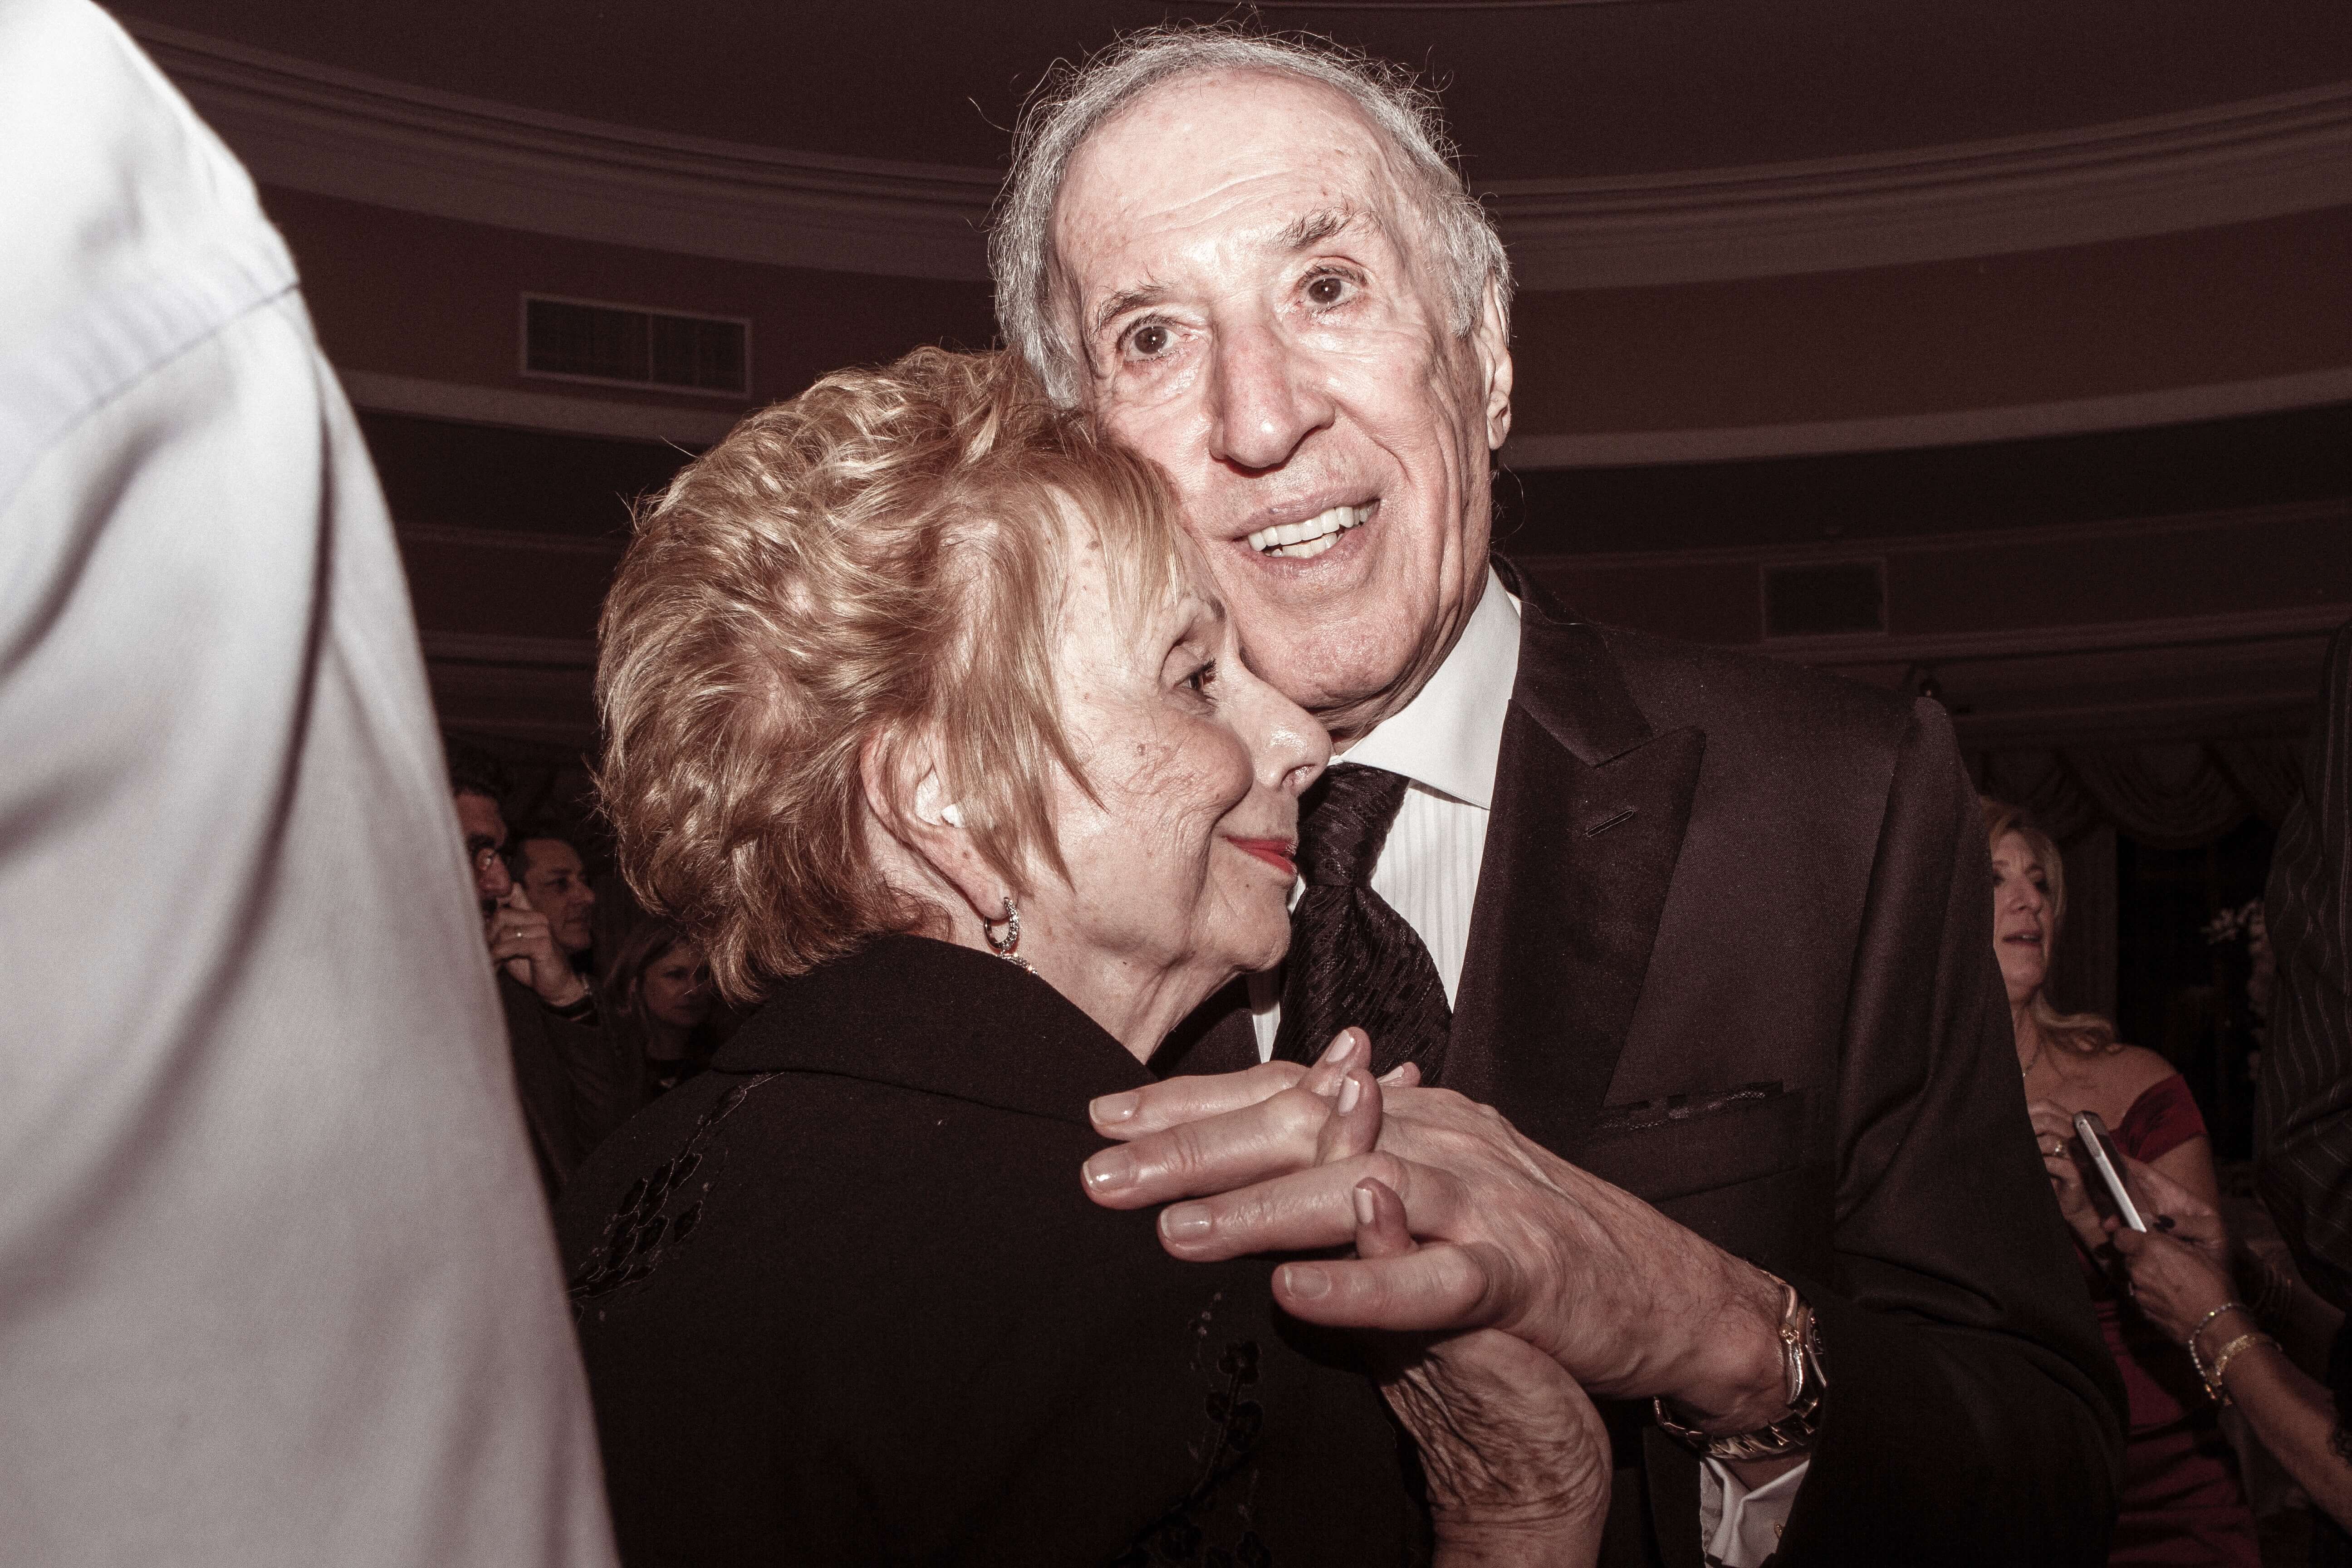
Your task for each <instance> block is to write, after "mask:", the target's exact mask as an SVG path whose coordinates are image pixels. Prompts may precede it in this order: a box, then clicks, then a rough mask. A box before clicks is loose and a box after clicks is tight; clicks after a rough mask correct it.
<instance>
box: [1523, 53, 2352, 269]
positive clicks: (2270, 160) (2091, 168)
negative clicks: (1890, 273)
mask: <svg viewBox="0 0 2352 1568" xmlns="http://www.w3.org/2000/svg"><path fill="white" fill-rule="evenodd" d="M1490 192H1491V194H1490V195H1489V196H1488V200H1489V202H1490V205H1492V207H1493V210H1494V212H1495V214H1496V219H1497V221H1498V222H1500V223H1501V225H1502V227H1503V233H1504V237H1506V238H1507V240H1508V241H1509V243H1510V247H1511V258H1512V264H1513V266H1514V267H1515V268H1517V272H1518V274H1519V282H1520V286H1521V287H1522V288H1526V289H1610V288H1642V287H1649V286H1652V285H1656V284H1662V283H1695V282H1705V281H1713V280H1717V279H1734V278H1771V277H1780V276H1784V275H1787V274H1790V273H1805V272H1835V271H1845V270H1849V269H1852V268H1864V267H1899V266H1906V265H1910V264H1913V263H1917V262H1926V261H1948V260H1956V259H1958V258H1965V257H1975V256H2006V255H2011V254H2014V253H2016V252H2019V251H2030V250H2047V249H2051V248H2053V247H2058V246H2067V245H2095V244H2100V243H2103V242H2106V241H2111V240H2118V239H2135V238H2139V237H2144V236H2148V235H2158V234H2177V233H2179V232H2181V231H2183V230H2186V229H2198V228H2212V227H2216V226H2220V225H2223V224H2232V223H2251V222H2254V221H2256V220H2258V219H2262V218H2269V217H2280V216H2285V215H2286V214H2289V213H2298V212H2312V211H2316V210H2319V209H2321V208H2325V207H2335V206H2343V205H2352V82H2346V83H2337V84H2334V85H2330V86H2327V87H2323V88H2315V89H2306V90H2305V91H2301V92H2291V93H2280V94H2276V95H2273V96H2271V97H2266V98H2259V99H2253V100H2247V101H2244V102H2241V103H2228V104H2221V105H2218V106H2216V107H2213V108H2210V109H2200V110H2191V111H2189V112H2185V113H2179V114H2167V115H2160V116H2154V117H2150V118H2147V119H2143V120H2132V121H2120V122H2117V123H2114V124H2108V125H2095V126H2089V127H2085V128H2083V129H2080V130H2074V131H2065V132H2054V133H2051V134H2044V135H2035V136H2019V137H2009V138H2004V139H2002V140H2000V141H1989V142H1963V143H1955V144H1952V145H1948V146H1943V147H1925V148H1918V149H1916V150H1909V151H1905V152H1900V153H1880V154H1875V155H1872V156H1868V157H1855V158H1833V159H1820V160H1814V161H1810V162H1806V163H1779V164H1758V165H1755V166H1753V167H1748V168H1735V169H1718V170H1704V171H1697V172H1694V173H1690V174H1665V175H1644V176H1642V177H1639V178H1633V179H1609V180H1576V181H1496V182H1495V183H1494V184H1492V186H1491V187H1490Z"/></svg>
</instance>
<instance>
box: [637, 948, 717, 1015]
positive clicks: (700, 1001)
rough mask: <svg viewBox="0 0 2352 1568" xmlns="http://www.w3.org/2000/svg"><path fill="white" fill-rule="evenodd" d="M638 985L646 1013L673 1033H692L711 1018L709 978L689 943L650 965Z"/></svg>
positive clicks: (670, 951)
mask: <svg viewBox="0 0 2352 1568" xmlns="http://www.w3.org/2000/svg"><path fill="white" fill-rule="evenodd" d="M637 984H638V986H639V988H640V991H641V994H643V995H644V997H645V1001H646V1012H647V1013H648V1014H650V1015H651V1016H654V1017H656V1018H658V1019H660V1020H661V1021H662V1022H663V1023H665V1024H667V1025H668V1026H670V1027H672V1028H674V1029H691V1028H693V1027H694V1026H697V1025H698V1024H699V1023H701V1022H702V1021H703V1020H704V1019H705V1018H708V1017H709V1016H710V986H709V973H708V972H707V971H705V970H704V969H703V967H702V954H701V953H699V952H696V951H695V949H694V946H693V944H692V943H690V942H679V943H678V944H677V946H676V947H673V948H671V949H670V950H669V951H668V952H665V953H663V954H662V955H661V956H660V957H659V958H656V959H655V960H654V961H653V962H652V963H649V964H647V965H646V973H645V978H644V979H642V980H640V981H639V982H638V983H637Z"/></svg>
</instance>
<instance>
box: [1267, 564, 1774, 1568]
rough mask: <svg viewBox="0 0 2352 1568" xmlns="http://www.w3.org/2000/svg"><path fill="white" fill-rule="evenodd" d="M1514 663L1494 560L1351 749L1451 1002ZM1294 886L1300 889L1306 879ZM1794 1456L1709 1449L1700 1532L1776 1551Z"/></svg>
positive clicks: (1377, 865) (1384, 872) (1397, 890)
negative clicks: (1380, 809) (1378, 791)
mask: <svg viewBox="0 0 2352 1568" xmlns="http://www.w3.org/2000/svg"><path fill="white" fill-rule="evenodd" d="M1518 669H1519V602H1518V600H1517V599H1516V598H1513V597H1512V596H1511V595H1510V593H1509V591H1508V590H1507V589H1506V588H1505V587H1504V586H1503V582H1502V579H1501V578H1500V577H1498V576H1496V574H1494V573H1493V572H1492V571H1491V570H1490V571H1489V572H1488V573H1487V574H1486V592H1485V593H1483V594H1481V595H1479V596H1478V605H1477V607H1476V608H1475V610H1473V611H1472V612H1471V613H1470V622H1469V624H1468V625H1467V626H1464V627H1463V628H1462V636H1461V638H1460V640H1459V641H1457V642H1455V643H1454V651H1453V652H1451V653H1449V654H1447V655H1446V656H1445V662H1444V664H1441V665H1439V666H1438V667H1437V673H1436V674H1435V675H1433V676H1431V677H1430V678H1429V683H1428V684H1427V685H1426V686H1423V688H1422V689H1420V690H1419V691H1418V692H1416V693H1414V694H1413V698H1412V701H1410V702H1408V703H1406V704H1405V705H1404V707H1403V708H1402V709H1401V710H1398V711H1397V712H1396V713H1395V714H1394V715H1392V716H1391V717H1390V718H1389V719H1387V720H1386V721H1383V722H1381V725H1380V726H1379V727H1378V728H1377V729H1375V730H1373V731H1372V732H1371V733H1370V734H1369V735H1366V736H1365V737H1364V738H1363V739H1362V740H1360V741H1358V742H1356V743H1355V744H1354V745H1353V746H1350V747H1349V749H1348V752H1347V755H1346V757H1345V758H1344V759H1335V761H1345V762H1349V763H1361V764H1363V765H1364V766H1366V767H1375V768H1385V769H1387V770H1388V771H1389V772H1390V773H1402V774H1403V775H1404V777H1405V778H1407V779H1408V780H1410V781H1411V783H1410V784H1409V785H1408V786H1407V788H1406V790H1405V795H1404V802H1403V804H1402V805H1400V806H1399V807H1398V808H1397V816H1396V823H1395V825H1394V826H1391V828H1390V829H1389V837H1388V840H1387V842H1386V843H1384V844H1382V845H1381V855H1380V858H1379V860H1377V861H1376V862H1374V864H1373V867H1372V891H1374V892H1375V893H1378V894H1379V895H1380V896H1381V898H1383V899H1385V900H1388V904H1389V907H1390V908H1391V909H1393V910H1396V912H1397V913H1399V914H1400V915H1402V916H1403V917H1404V920H1405V923H1406V924H1407V925H1410V926H1411V927H1412V929H1413V931H1414V932H1415V934H1417V935H1418V936H1419V937H1420V938H1421V940H1422V942H1423V945H1425V946H1426V947H1427V948H1428V949H1429V956H1430V959H1431V960H1432V962H1433V963H1435V964H1436V965H1437V975H1438V978H1439V979H1440V980H1442V981H1444V983H1445V1000H1446V1002H1447V1004H1448V1005H1453V1004H1454V1000H1455V994H1456V992H1457V991H1459V989H1460V988H1461V984H1462V965H1463V963H1464V962H1465V959H1466V958H1467V957H1468V955H1469V951H1470V911H1471V908H1472V906H1473V905H1474V904H1475V902H1476V900H1477V896H1478V869H1479V867H1480V866H1481V864H1482V863H1483V862H1484V861H1485V859H1486V821H1487V818H1488V817H1489V816H1492V815H1493V814H1494V807H1495V773H1496V769H1497V768H1498V767H1499V766H1500V765H1501V763H1502V755H1503V722H1504V721H1505V719H1506V718H1507V717H1508V716H1509V713H1510V706H1511V688H1512V685H1513V684H1514V682H1516V680H1517V678H1518ZM1303 886H1304V884H1303V883H1301V884H1297V886H1294V887H1293V889H1292V890H1291V898H1292V902H1293V903H1294V904H1295V903H1296V902H1297V894H1298V890H1299V888H1301V887H1303ZM1249 990H1250V1011H1251V1019H1250V1021H1251V1023H1252V1025H1253V1026H1255V1029H1256V1031H1257V1054H1258V1059H1259V1060H1261V1061H1266V1060H1271V1059H1272V1058H1273V1056H1274V1039H1275V1035H1276V1031H1277V1030H1278V1029H1280V1027H1281V1026H1282V985H1281V976H1280V972H1279V971H1276V972H1273V973H1265V974H1257V975H1252V976H1251V977H1250V988H1249ZM1805 1469H1806V1467H1805V1466H1802V1465H1801V1466H1799V1467H1797V1468H1795V1469H1794V1470H1791V1471H1790V1472H1789V1473H1788V1474H1787V1475H1784V1476H1781V1477H1780V1478H1778V1479H1774V1480H1773V1481H1772V1482H1770V1483H1769V1484H1768V1485H1766V1486H1762V1487H1759V1488H1758V1489H1756V1490H1755V1491H1753V1492H1750V1491H1749V1490H1748V1489H1747V1488H1746V1487H1745V1486H1743V1485H1741V1484H1740V1481H1739V1478H1738V1477H1737V1476H1735V1475H1733V1474H1732V1473H1731V1472H1730V1471H1729V1470H1727V1469H1726V1468H1724V1467H1723V1466H1721V1465H1719V1464H1717V1463H1716V1462H1715V1461H1713V1460H1708V1461H1706V1464H1705V1465H1704V1466H1703V1467H1702V1475H1701V1479H1700V1483H1699V1516H1700V1539H1701V1540H1702V1541H1703V1542H1706V1551H1707V1553H1708V1555H1709V1556H1710V1557H1712V1558H1713V1559H1714V1560H1715V1561H1717V1562H1719V1563H1723V1564H1724V1565H1725V1568H1754V1565H1755V1564H1757V1563H1761V1562H1762V1561H1763V1560H1764V1559H1765V1558H1766V1557H1767V1556H1769V1555H1770V1553H1771V1552H1772V1550H1773V1547H1774V1545H1775V1544H1776V1543H1777V1542H1778V1540H1779V1536H1780V1526H1782V1525H1783V1524H1785V1523H1787V1521H1788V1518H1789V1510H1790V1507H1791V1506H1792V1505H1793V1504H1794V1503H1795V1501H1796V1495H1797V1489H1798V1487H1799V1486H1800V1485H1801V1484H1802V1482H1803V1477H1804V1472H1805Z"/></svg>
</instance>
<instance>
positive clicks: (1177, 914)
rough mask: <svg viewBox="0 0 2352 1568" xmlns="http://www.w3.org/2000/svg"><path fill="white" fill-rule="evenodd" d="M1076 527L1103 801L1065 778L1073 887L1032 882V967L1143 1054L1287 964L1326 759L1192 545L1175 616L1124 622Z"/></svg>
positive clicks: (1068, 711) (1081, 709)
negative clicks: (1305, 837) (1306, 830)
mask: <svg viewBox="0 0 2352 1568" xmlns="http://www.w3.org/2000/svg"><path fill="white" fill-rule="evenodd" d="M1068 521H1069V527H1068V530H1067V535H1066V537H1067V538H1068V540H1069V548H1070V561H1069V565H1068V571H1067V587H1066V595H1065V598H1064V603H1063V605H1062V614H1061V617H1060V626H1061V633H1062V637H1061V646H1060V648H1059V657H1058V665H1059V668H1058V670H1057V675H1058V677H1059V682H1060V697H1061V718H1062V722H1063V724H1064V726H1065V728H1066V731H1068V734H1069V737H1070V742H1071V748H1072V751H1073V752H1075V754H1076V757H1077V759H1078V761H1079V763H1081V765H1082V766H1083V767H1084V768H1085V770H1086V773H1087V780H1088V782H1089V783H1091V784H1092V785H1093V786H1094V798H1089V797H1088V795H1087V792H1086V791H1085V790H1084V789H1082V788H1080V787H1079V785H1078V784H1077V782H1076V780H1074V779H1071V778H1069V777H1067V776H1066V775H1061V774H1058V773H1057V775H1056V777H1055V782H1054V785H1053V789H1052V795H1051V804H1052V809H1053V812H1054V820H1055V829H1056V832H1057V835H1058V838H1059V842H1060V846H1061V851H1062V857H1063V860H1064V862H1065V864H1066V866H1067V867H1068V868H1069V873H1070V880H1069V883H1068V884H1067V885H1064V884H1063V883H1062V882H1061V881H1060V879H1057V878H1055V876H1053V874H1052V873H1051V872H1050V871H1040V872H1039V873H1038V874H1037V875H1036V876H1035V877H1034V878H1033V879H1032V882H1033V885H1032V889H1031V891H1030V893H1029V895H1028V896H1027V897H1026V898H1024V900H1022V910H1021V917H1022V926H1023V928H1024V942H1023V956H1024V957H1028V958H1031V959H1032V961H1033V962H1034V963H1036V964H1037V965H1038V968H1039V971H1040V973H1043V974H1045V977H1046V978H1047V979H1049V980H1050V981H1052V982H1053V983H1054V984H1055V986H1057V987H1058V988H1059V989H1061V990H1062V991H1063V993H1064V994H1066V995H1068V996H1070V997H1071V999H1072V1000H1074V1001H1076V1002H1077V1003H1078V1004H1079V1005H1081V1006H1082V1007H1085V1008H1086V1009H1087V1011H1088V1012H1089V1013H1091V1014H1093V1015H1094V1016H1095V1017H1096V1018H1097V1021H1098V1022H1102V1023H1103V1024H1104V1025H1105V1026H1106V1027H1108V1028H1110V1029H1111V1032H1112V1033H1113V1034H1115V1035H1118V1037H1120V1039H1121V1040H1123V1041H1125V1042H1126V1043H1127V1044H1128V1045H1129V1047H1130V1048H1134V1047H1137V1045H1138V1042H1139V1039H1140V1038H1141V1037H1142V1034H1144V1033H1148V1032H1149V1031H1148V1030H1144V1029H1143V1028H1142V1026H1143V1025H1145V1024H1147V1023H1150V1024H1152V1025H1153V1026H1156V1027H1159V1028H1160V1031H1161V1032H1162V1033H1164V1032H1165V1029H1167V1028H1171V1027H1173V1026H1174V1025H1175V1024H1176V1022H1178V1021H1179V1020H1181V1018H1182V1016H1184V1014H1186V1013H1188V1012H1190V1011H1191V1010H1192V1007H1193V1006H1195V1005H1198V1004H1199V1003H1200V1002H1201V1001H1202V1000H1204V999H1205V998H1206V997H1207V996H1208V994H1210V992H1212V991H1213V990H1214V989H1215V988H1216V987H1217V986H1219V985H1222V984H1224V983H1225V981H1226V980H1228V979H1230V978H1231V977H1232V976H1233V975H1234V973H1238V972H1243V971H1248V970H1257V969H1265V968H1269V967H1271V966H1272V965H1273V964H1275V963H1277V962H1278V961H1279V960H1280V959H1281V957H1282V954H1283V952H1284V951H1285V950H1286V947H1287V946H1288V944H1289V941H1290V919H1289V912H1288V903H1289V894H1290V887H1291V882H1292V880H1293V879H1294V878H1295V877H1296V875H1297V871H1296V868H1295V866H1294V863H1293V857H1294V856H1295V855H1296V853H1297V840H1298V795H1299V792H1300V791H1301V790H1303V789H1304V788H1306V786H1307V784H1310V783H1311V782H1313V780H1314V778H1315V777H1316V775H1317V774H1318V773H1320V772H1321V771H1322V767H1323V764H1324V763H1325V762H1327V761H1328V759H1329V756H1330V742H1329V740H1328V737H1327V736H1326V735H1325V733H1324V731H1323V728H1322V726H1321V725H1319V724H1318V723H1317V722H1316V721H1315V720H1314V719H1313V718H1311V717H1310V716H1308V714H1307V712H1306V711H1305V710H1303V709H1301V708H1299V707H1298V706H1297V704H1295V703H1293V702H1291V701H1290V700H1288V699H1287V698H1286V697H1284V696H1283V695H1282V694H1281V693H1280V692H1278V691H1276V690H1275V689H1273V688H1272V687H1270V686H1268V685H1266V684H1265V682H1264V681H1262V680H1260V679H1258V678H1257V677H1256V676H1255V674H1253V673H1252V672H1251V670H1250V668H1249V667H1248V666H1247V665H1246V664H1245V663H1244V660H1243V658H1242V654H1241V650H1240V645H1239V642H1238V640H1237V637H1236V635H1235V633H1234V626H1233V622H1232V619H1231V617H1230V616H1227V615H1226V614H1225V611H1224V607H1223V604H1222V603H1221V602H1220V601H1219V599H1218V598H1217V595H1216V593H1215V590H1214V589H1213V587H1212V586H1211V584H1210V580H1209V576H1208V573H1207V570H1206V568H1205V567H1204V566H1203V565H1202V563H1201V562H1200V561H1199V559H1198V556H1197V553H1196V552H1195V549H1194V547H1193V546H1192V544H1191V543H1190V542H1189V541H1186V542H1182V543H1181V548H1182V550H1183V554H1184V558H1183V561H1182V563H1181V570H1179V572H1178V573H1177V574H1176V576H1175V588H1174V591H1173V592H1172V593H1171V595H1169V596H1168V598H1167V601H1166V602H1165V603H1162V604H1159V605H1150V606H1147V607H1145V608H1144V609H1143V610H1142V611H1141V613H1140V616H1139V617H1138V616H1121V615H1118V613H1116V612H1115V611H1114V609H1113V607H1112V605H1111V599H1110V591H1109V582H1108V577H1107V575H1106V574H1105V570H1104V565H1103V558H1102V547H1101V544H1100V542H1098V540H1097V538H1096V535H1095V533H1094V531H1093V529H1092V528H1091V527H1088V526H1087V525H1086V524H1085V523H1084V522H1082V521H1076V520H1075V519H1069V520H1068ZM1113 1015H1116V1016H1118V1017H1119V1018H1121V1019H1124V1020H1129V1021H1131V1022H1132V1023H1133V1024H1134V1026H1135V1027H1133V1028H1130V1027H1127V1026H1122V1025H1121V1024H1120V1023H1115V1022H1114V1021H1113V1017H1112V1016H1113ZM1139 1031H1141V1032H1140V1033H1139ZM1157 1043H1158V1040H1157V1037H1151V1038H1150V1039H1149V1041H1148V1042H1147V1043H1146V1044H1145V1046H1144V1050H1145V1053H1146V1054H1148V1050H1149V1048H1150V1046H1156V1045H1157Z"/></svg>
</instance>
